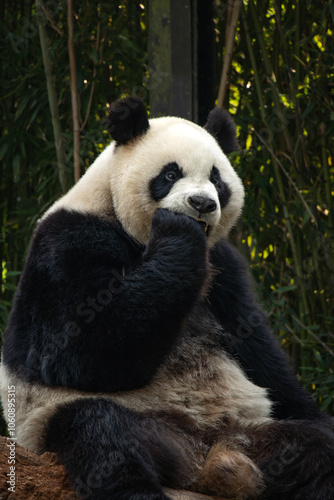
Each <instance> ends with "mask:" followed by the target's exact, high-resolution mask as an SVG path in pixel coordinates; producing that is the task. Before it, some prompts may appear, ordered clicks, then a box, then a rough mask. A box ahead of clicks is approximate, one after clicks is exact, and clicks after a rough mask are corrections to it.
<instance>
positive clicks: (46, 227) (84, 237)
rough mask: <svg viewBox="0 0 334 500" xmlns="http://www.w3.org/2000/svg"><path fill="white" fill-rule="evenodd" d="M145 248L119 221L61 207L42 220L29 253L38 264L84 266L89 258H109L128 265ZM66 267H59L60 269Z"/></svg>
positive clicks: (55, 266) (30, 257) (113, 261)
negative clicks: (128, 233) (142, 247)
mask: <svg viewBox="0 0 334 500" xmlns="http://www.w3.org/2000/svg"><path fill="white" fill-rule="evenodd" d="M141 250H142V249H141V247H140V245H138V244H137V243H136V242H135V241H134V240H133V239H132V238H131V237H130V236H128V235H127V233H126V232H125V231H124V230H123V228H122V226H121V225H120V223H119V222H118V221H117V220H111V221H108V220H105V219H103V218H101V217H99V216H97V215H95V214H89V213H80V212H77V211H72V210H67V209H63V208H62V209H59V210H56V211H55V212H53V213H51V214H49V215H47V216H46V217H45V218H44V219H42V220H41V221H40V222H39V224H38V227H37V228H36V230H35V233H34V236H33V239H32V244H31V248H30V252H29V258H28V260H30V261H31V262H35V264H36V265H38V267H40V266H43V265H45V264H47V265H48V266H50V265H51V264H52V263H53V264H54V266H53V267H54V268H55V269H56V268H57V266H59V264H60V263H61V262H62V266H64V265H66V262H68V264H69V265H71V263H72V265H73V264H75V263H77V264H79V263H80V265H83V264H84V263H85V262H87V265H89V260H88V259H91V263H92V264H93V261H94V260H95V259H97V260H98V259H99V258H101V257H102V256H103V258H104V259H105V258H109V259H110V261H111V263H112V264H115V259H116V260H117V261H120V262H119V264H120V265H122V264H124V265H125V264H126V263H127V262H129V261H131V260H132V259H133V258H134V255H137V254H140V252H141ZM62 266H59V267H58V269H59V271H60V270H61V268H62Z"/></svg>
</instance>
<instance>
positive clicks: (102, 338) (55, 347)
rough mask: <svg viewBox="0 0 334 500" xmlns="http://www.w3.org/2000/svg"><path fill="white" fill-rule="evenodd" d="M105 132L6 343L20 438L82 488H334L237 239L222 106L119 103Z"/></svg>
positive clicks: (60, 206) (332, 451) (321, 419)
mask: <svg viewBox="0 0 334 500" xmlns="http://www.w3.org/2000/svg"><path fill="white" fill-rule="evenodd" d="M107 128H108V130H109V131H110V134H111V137H112V139H113V142H112V143H111V144H110V145H109V146H108V147H107V148H106V149H105V150H104V151H103V152H102V153H101V155H100V156H99V157H98V158H97V160H96V161H95V162H94V164H93V165H92V166H91V167H90V168H89V169H88V170H87V172H86V173H85V175H84V176H83V177H82V178H81V180H80V181H79V182H78V183H77V184H76V185H75V186H74V187H73V188H72V189H71V190H70V191H69V192H68V193H67V194H66V195H65V196H63V197H62V198H61V199H60V200H58V201H57V202H56V203H55V204H54V205H53V206H51V208H50V209H49V210H48V211H47V212H46V213H45V215H44V216H43V217H42V219H41V220H40V221H39V223H38V226H37V228H36V230H35V233H34V236H33V239H32V242H31V247H30V251H29V254H28V257H27V260H26V264H25V269H24V272H23V275H22V277H21V280H20V284H19V287H18V290H17V293H16V297H15V301H14V304H13V308H12V312H11V315H10V318H9V323H8V328H7V331H6V335H5V340H4V345H3V358H2V365H1V385H2V401H3V406H4V409H5V414H6V402H7V398H8V391H13V388H15V395H16V433H17V434H16V437H17V443H19V444H21V445H23V446H25V447H27V448H29V449H31V450H33V451H35V452H37V453H43V452H44V451H51V452H55V453H56V454H57V455H58V458H59V461H60V462H61V463H62V464H63V465H64V466H65V468H66V471H67V473H68V475H69V477H70V479H71V481H72V485H73V487H74V488H75V490H76V492H77V495H78V497H79V498H83V499H86V498H87V499H88V498H89V499H103V500H105V499H112V500H167V499H168V498H169V497H168V495H167V494H166V492H165V490H164V487H171V488H182V489H188V490H191V491H197V492H201V493H203V494H208V495H219V496H223V497H225V498H234V499H258V498H259V499H260V498H261V499H265V500H300V499H302V500H320V499H321V500H331V499H332V500H333V499H334V437H333V431H332V429H331V425H330V421H329V419H327V418H326V417H325V416H324V415H322V414H321V413H320V412H319V411H318V410H317V409H316V407H315V405H314V403H313V400H312V399H311V397H310V396H309V395H308V394H307V393H306V392H304V390H303V389H302V388H301V386H300V385H299V383H298V381H297V379H296V377H295V375H294V374H293V372H292V370H291V368H290V364H289V362H288V361H287V359H286V357H285V355H284V353H283V352H282V351H281V348H280V347H279V346H278V343H277V342H276V340H275V338H274V336H273V334H272V332H271V331H270V329H269V327H268V324H267V319H266V317H265V314H264V313H263V311H262V310H261V307H260V306H259V303H258V301H257V298H256V296H255V295H254V291H253V284H252V281H251V279H250V277H249V273H248V269H247V265H246V264H245V262H244V260H243V258H242V257H241V256H240V254H239V253H238V251H237V250H236V249H235V248H233V247H232V246H231V244H230V243H229V242H228V241H227V237H228V234H229V232H230V230H231V228H232V227H233V225H234V224H235V223H236V221H237V219H238V217H239V216H240V213H241V210H242V206H243V198H244V188H243V186H242V183H241V181H240V179H239V177H238V176H237V174H236V172H235V171H234V169H233V168H232V166H231V164H230V162H229V160H228V158H227V156H226V155H227V154H228V153H230V152H231V151H233V150H234V149H235V148H236V145H237V142H236V133H235V127H234V124H233V121H232V119H231V117H230V116H229V114H228V113H226V112H225V111H222V110H220V109H218V108H216V109H214V110H213V111H212V112H211V113H210V114H209V117H208V121H207V124H206V125H205V127H204V128H201V127H200V126H198V125H195V124H193V123H191V122H189V121H186V120H184V119H180V118H175V117H163V118H156V119H151V120H148V115H147V111H146V108H145V106H144V104H143V102H142V101H141V100H140V99H138V98H136V97H128V98H125V99H121V100H119V101H117V102H115V103H113V104H112V105H111V107H110V111H109V115H108V118H107Z"/></svg>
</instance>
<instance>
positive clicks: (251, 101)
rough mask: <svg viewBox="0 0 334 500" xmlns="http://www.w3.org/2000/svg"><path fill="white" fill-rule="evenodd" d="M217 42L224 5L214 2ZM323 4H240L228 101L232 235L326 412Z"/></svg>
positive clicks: (328, 26) (330, 48) (330, 344)
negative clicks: (236, 207) (235, 174)
mask: <svg viewBox="0 0 334 500" xmlns="http://www.w3.org/2000/svg"><path fill="white" fill-rule="evenodd" d="M219 6H220V10H218V13H220V16H219V19H218V20H217V36H218V39H219V43H221V45H223V44H224V42H223V40H224V26H225V21H226V19H225V17H226V16H225V14H226V12H225V9H224V6H225V4H224V3H219ZM333 30H334V26H333V18H332V17H331V15H330V9H329V5H328V3H327V2H316V3H308V5H306V3H305V2H300V1H299V2H286V1H281V2H274V1H271V0H270V1H269V2H265V3H263V2H260V1H255V0H249V1H248V2H245V4H244V5H243V8H242V15H241V20H240V23H239V25H238V29H237V33H236V40H235V43H236V46H235V53H234V58H233V65H232V69H231V72H230V85H229V107H230V111H231V112H232V113H234V115H235V120H236V123H237V126H238V131H239V138H240V144H241V146H242V148H243V151H242V154H241V156H240V155H236V158H235V162H236V163H237V166H238V170H239V173H240V175H241V177H242V179H243V181H244V184H245V188H246V202H245V208H244V212H243V219H242V224H241V225H240V226H239V227H238V231H237V233H236V234H235V239H236V242H237V244H238V245H239V247H240V248H241V250H242V251H243V252H244V253H245V254H246V255H247V257H248V259H249V260H250V262H251V266H252V270H253V273H254V275H255V278H256V281H257V283H258V284H259V291H260V294H261V296H262V299H263V302H264V304H265V307H266V308H267V310H268V312H269V313H270V318H271V321H272V325H273V328H274V330H275V332H277V333H278V334H279V335H280V337H281V340H282V343H283V345H284V346H285V347H286V348H287V349H288V351H289V353H290V355H291V357H292V359H293V361H294V364H295V367H296V368H297V369H298V372H299V375H300V378H301V380H302V382H303V384H304V385H305V386H306V388H307V389H308V390H309V391H310V392H311V393H312V394H313V396H314V398H315V399H316V400H317V401H318V403H319V404H320V406H321V408H322V409H324V410H327V411H328V412H330V413H333V412H334V372H333V369H334V335H333V318H334V311H333V301H332V297H333V285H334V260H333V244H334V241H333V215H334V214H333V194H334V191H333V189H334V188H333V181H334V168H333V156H332V155H333V151H334V144H333V131H334V114H333V109H334V96H333V93H331V89H332V88H333V83H334V69H333V68H334V37H333Z"/></svg>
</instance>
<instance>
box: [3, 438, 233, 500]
mask: <svg viewBox="0 0 334 500" xmlns="http://www.w3.org/2000/svg"><path fill="white" fill-rule="evenodd" d="M12 443H13V441H11V440H10V439H9V438H6V437H3V436H0V500H72V499H77V498H79V497H78V496H77V494H76V493H75V491H74V490H73V489H72V487H71V485H70V482H69V480H68V478H67V476H66V474H65V469H64V467H63V466H62V465H60V464H59V462H58V460H57V457H56V455H55V454H54V453H44V454H43V455H36V454H35V453H32V452H31V451H29V450H27V449H25V448H22V447H21V446H19V445H16V444H15V449H14V447H13V445H12ZM11 449H12V450H13V452H12V453H15V493H14V492H12V491H10V490H9V489H8V488H9V487H10V486H11V485H10V483H9V482H7V481H10V479H11V477H10V476H9V475H8V474H9V472H10V464H9V463H8V462H9V460H11ZM165 492H166V494H168V495H169V496H170V497H171V498H172V499H173V500H210V499H211V500H224V499H223V498H220V499H219V498H218V497H208V496H205V495H200V494H195V493H190V492H187V491H175V490H170V489H166V490H165ZM87 500H89V498H87Z"/></svg>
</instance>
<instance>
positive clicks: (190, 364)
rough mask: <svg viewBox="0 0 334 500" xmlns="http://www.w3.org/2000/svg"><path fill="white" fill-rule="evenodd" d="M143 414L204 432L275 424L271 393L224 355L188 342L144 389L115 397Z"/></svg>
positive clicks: (173, 354) (168, 359)
mask: <svg viewBox="0 0 334 500" xmlns="http://www.w3.org/2000/svg"><path fill="white" fill-rule="evenodd" d="M115 399H116V400H117V401H118V402H119V403H121V404H123V405H124V406H126V407H128V408H131V409H133V410H135V411H139V412H145V413H146V412H148V411H150V410H151V411H157V412H162V413H167V414H168V413H169V412H175V411H177V412H179V413H180V412H181V413H184V414H185V415H187V416H188V417H190V418H191V419H192V420H193V422H194V423H195V424H196V425H197V426H198V427H201V428H206V427H212V426H214V427H216V426H217V425H218V423H219V422H221V421H222V419H224V420H226V419H228V420H229V421H232V422H235V423H239V424H240V425H250V424H259V423H264V422H267V421H269V420H270V413H271V407H272V404H271V402H270V400H269V398H268V395H267V390H266V389H263V388H261V387H258V386H256V385H254V384H253V383H252V382H250V381H249V380H248V379H247V377H246V376H245V375H244V374H243V372H242V370H241V369H240V367H239V366H238V364H237V363H236V362H235V361H234V360H232V359H231V358H230V357H229V356H228V355H226V354H225V353H224V352H223V351H219V352H216V353H210V352H208V350H207V349H206V348H204V347H203V346H202V345H201V343H199V342H196V341H194V342H192V341H189V339H188V341H184V342H183V343H181V345H179V347H178V348H177V349H176V350H175V352H173V353H172V354H171V355H170V356H169V357H168V358H167V360H166V361H165V363H164V366H163V367H161V368H160V370H159V372H158V373H157V375H156V377H155V378H154V379H153V381H152V382H151V383H150V384H149V385H148V386H146V387H145V388H143V389H140V390H137V391H131V392H126V393H122V394H119V395H115Z"/></svg>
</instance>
